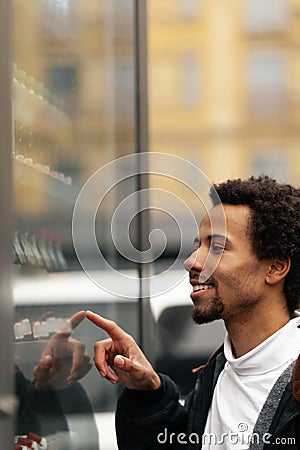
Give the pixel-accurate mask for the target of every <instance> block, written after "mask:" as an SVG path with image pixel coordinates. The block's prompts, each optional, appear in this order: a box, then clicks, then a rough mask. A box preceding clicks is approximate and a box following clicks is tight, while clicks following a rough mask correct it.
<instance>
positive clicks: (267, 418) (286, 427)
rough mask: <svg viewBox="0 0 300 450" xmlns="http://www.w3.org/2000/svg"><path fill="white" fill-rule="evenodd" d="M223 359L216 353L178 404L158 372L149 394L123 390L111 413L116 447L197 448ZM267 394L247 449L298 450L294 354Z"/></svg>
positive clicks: (298, 380)
mask: <svg viewBox="0 0 300 450" xmlns="http://www.w3.org/2000/svg"><path fill="white" fill-rule="evenodd" d="M224 363H225V357H224V354H223V352H222V351H220V352H219V353H218V354H217V355H214V357H213V358H212V359H211V360H210V361H209V363H208V364H207V365H205V366H204V367H203V368H201V371H200V373H199V375H198V378H197V381H196V384H195V388H194V390H193V391H192V392H191V393H190V395H189V396H188V398H187V399H186V402H185V406H182V405H181V404H180V402H179V392H178V389H177V387H176V385H175V384H174V383H173V381H172V380H171V379H170V378H168V377H167V376H165V375H161V379H162V385H161V387H160V389H158V390H157V391H155V392H141V391H133V390H129V389H124V390H123V392H122V394H121V396H120V398H119V401H118V406H117V412H116V430H117V439H118V446H119V449H120V450H147V449H148V450H156V449H157V450H158V449H162V448H163V449H167V448H170V449H171V448H172V449H182V450H186V449H195V448H197V449H200V448H201V447H202V443H201V441H202V435H203V433H204V429H205V424H206V419H207V415H208V411H209V408H210V405H211V402H212V397H213V391H214V387H215V384H216V381H217V378H218V376H219V374H220V372H221V371H222V369H223V367H224ZM292 372H293V376H292ZM271 394H272V395H271ZM271 394H270V396H269V397H268V399H267V401H266V404H265V406H264V407H263V410H262V412H261V414H260V416H259V419H258V421H257V423H256V425H255V429H254V432H255V434H260V438H258V439H256V440H255V441H253V443H252V444H251V445H250V447H249V448H250V449H251V450H254V449H255V450H259V449H262V450H268V449H276V450H283V449H291V450H292V449H293V450H295V449H300V356H299V358H298V360H297V362H296V364H295V365H294V367H292V366H290V367H289V368H288V369H287V370H286V371H285V373H284V374H283V375H282V377H280V379H278V381H277V382H276V383H275V385H274V387H273V389H272V391H271ZM234 401H235V399H233V407H234ZM267 433H268V434H267ZM262 436H263V439H262ZM219 448H222V447H221V446H220V447H219Z"/></svg>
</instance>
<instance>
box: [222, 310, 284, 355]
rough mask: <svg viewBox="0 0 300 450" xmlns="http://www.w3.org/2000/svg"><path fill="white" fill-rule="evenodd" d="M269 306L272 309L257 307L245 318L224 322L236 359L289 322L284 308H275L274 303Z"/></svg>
mask: <svg viewBox="0 0 300 450" xmlns="http://www.w3.org/2000/svg"><path fill="white" fill-rule="evenodd" d="M269 304H270V305H272V308H270V307H269V308H267V309H264V310H263V308H259V307H258V308H255V309H253V310H252V311H247V314H246V317H242V316H240V317H239V319H238V320H236V319H232V320H227V321H226V320H225V326H226V329H227V331H228V334H229V336H230V340H231V343H232V348H233V352H234V355H235V357H236V358H238V357H240V356H242V355H244V354H246V353H248V352H249V351H250V350H252V349H253V348H255V347H257V346H258V345H259V344H261V343H262V342H263V341H265V340H266V339H267V338H268V337H270V336H271V335H272V334H274V333H276V331H278V330H279V329H280V328H282V327H283V326H284V325H286V324H287V323H288V322H289V320H290V316H289V312H288V310H287V307H286V306H281V307H279V306H278V307H277V308H276V307H275V305H274V302H273V303H271V302H270V303H269Z"/></svg>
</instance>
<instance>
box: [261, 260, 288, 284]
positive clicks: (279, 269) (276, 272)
mask: <svg viewBox="0 0 300 450" xmlns="http://www.w3.org/2000/svg"><path fill="white" fill-rule="evenodd" d="M290 267H291V260H290V258H288V259H279V258H276V259H273V260H271V261H270V264H269V266H268V273H267V276H266V283H267V284H271V285H272V284H276V283H278V282H280V281H281V280H283V279H284V278H285V277H286V276H287V274H288V272H289V270H290Z"/></svg>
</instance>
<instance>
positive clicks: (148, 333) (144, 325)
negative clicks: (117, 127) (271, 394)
mask: <svg viewBox="0 0 300 450" xmlns="http://www.w3.org/2000/svg"><path fill="white" fill-rule="evenodd" d="M134 12H135V21H134V23H135V126H136V127H135V130H136V153H144V152H147V151H148V145H149V131H148V76H147V74H148V66H147V60H148V48H147V0H135V3H134ZM138 161H139V163H141V162H140V161H141V160H140V159H138ZM143 164H145V159H143ZM138 169H140V171H139V172H140V174H139V176H138V180H137V190H138V191H140V190H142V189H143V190H144V193H145V190H147V189H148V187H149V176H148V174H147V170H148V167H139V168H138ZM141 172H142V173H143V175H142V174H141ZM138 199H139V200H138V205H137V208H138V211H143V214H139V216H138V230H137V232H138V245H139V249H140V250H141V251H145V250H147V249H148V247H149V239H148V237H149V233H150V216H149V202H148V197H147V196H146V195H143V196H139V197H138ZM149 264H150V263H140V264H139V267H138V272H139V280H140V286H139V288H140V298H139V315H138V321H139V323H138V331H139V341H140V345H141V347H142V349H143V351H144V353H145V354H146V355H147V357H148V358H149V359H150V360H153V358H154V319H153V315H152V313H151V304H150V294H149V273H150V270H149V269H150V265H149Z"/></svg>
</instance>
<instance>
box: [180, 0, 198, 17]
mask: <svg viewBox="0 0 300 450" xmlns="http://www.w3.org/2000/svg"><path fill="white" fill-rule="evenodd" d="M199 3H201V2H199V0H179V4H180V6H181V8H180V9H181V16H182V17H183V18H184V19H195V18H197V16H198V13H199Z"/></svg>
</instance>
